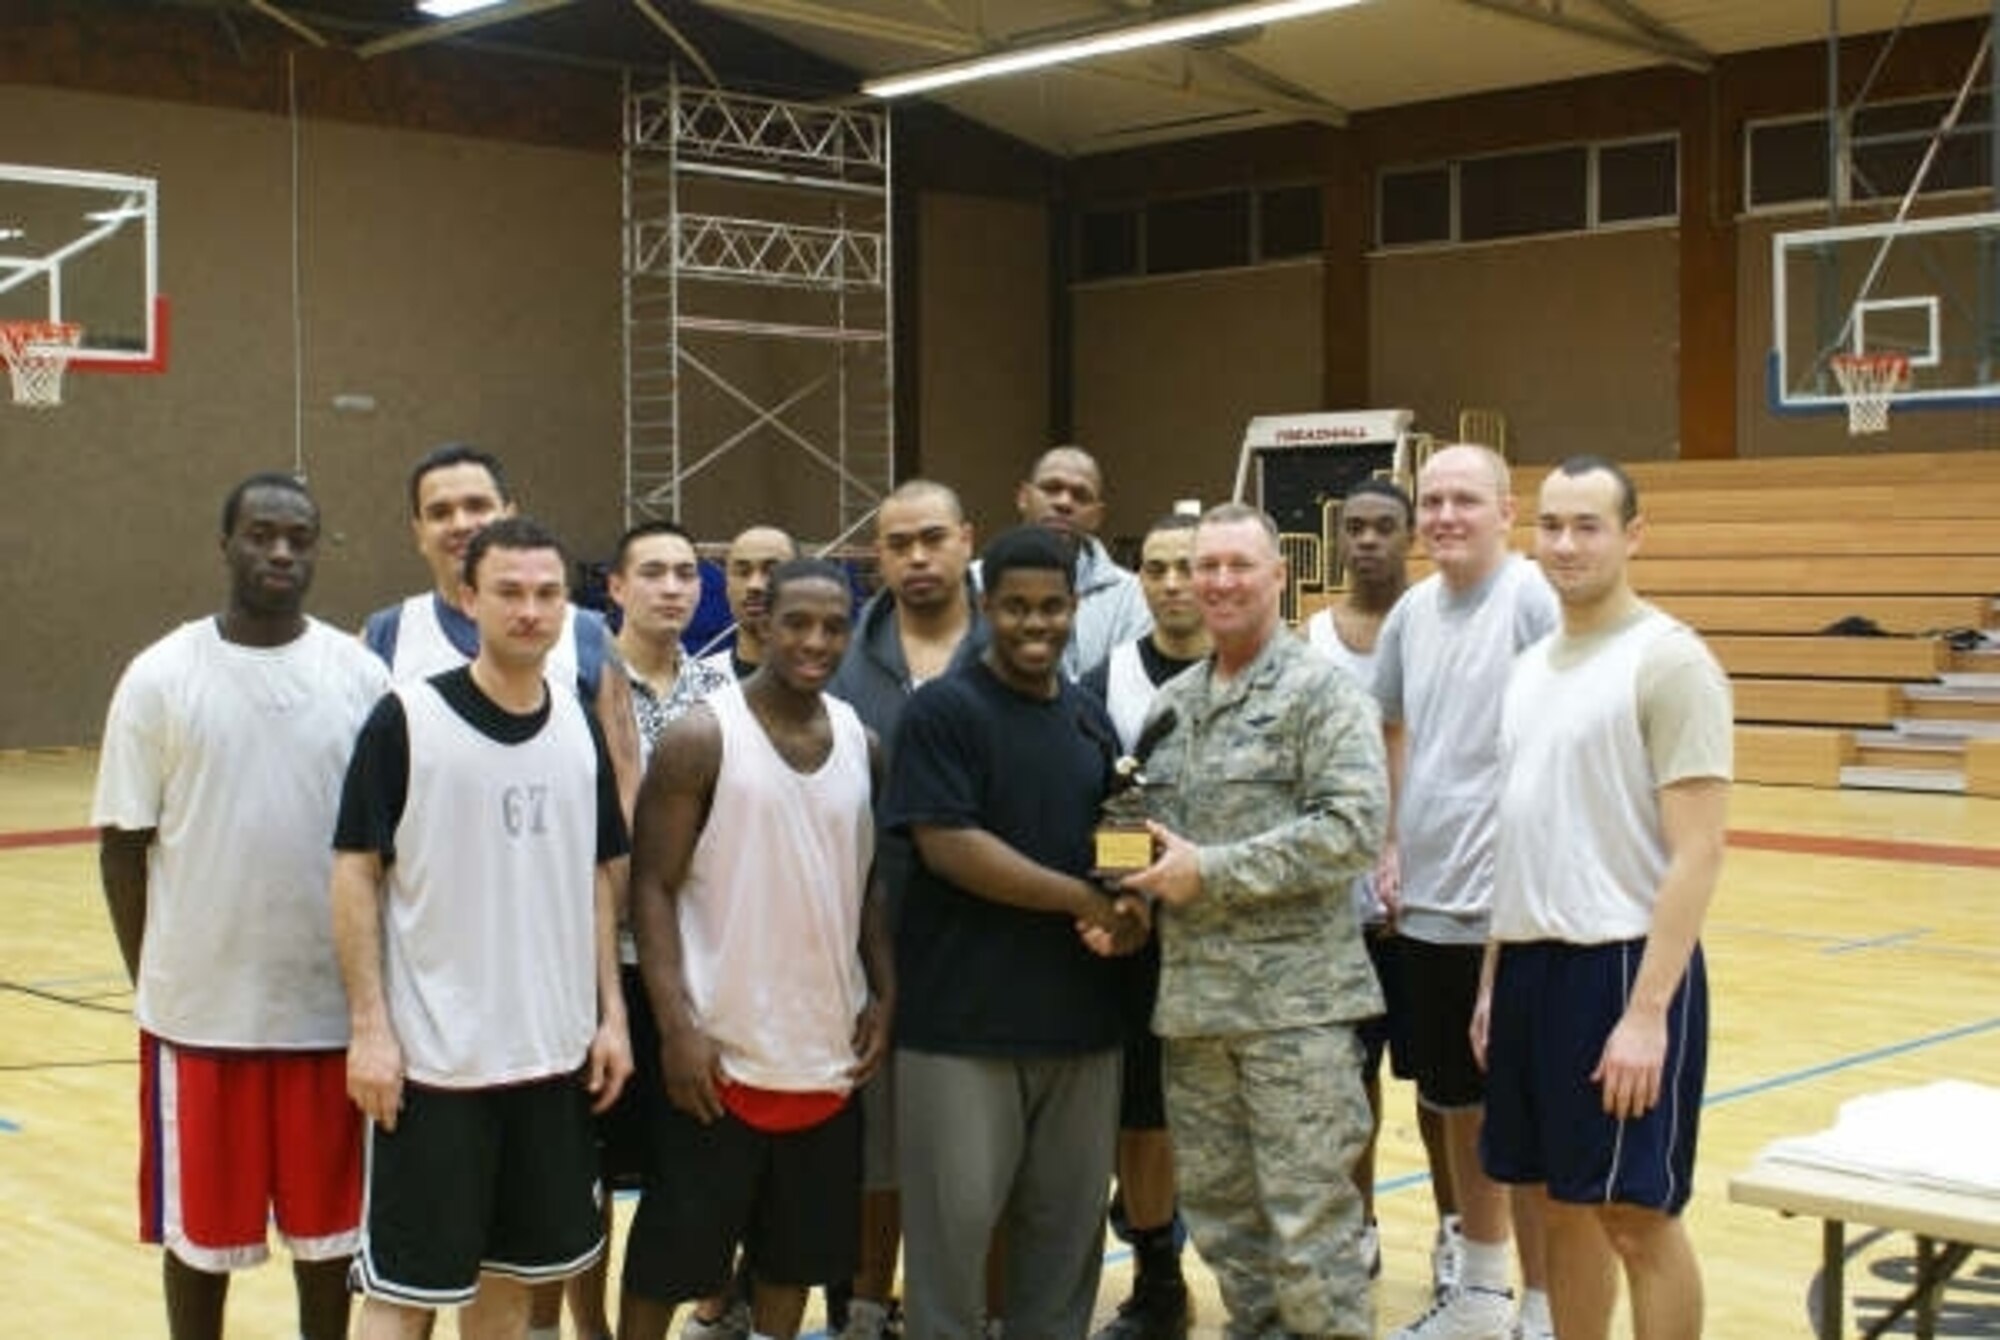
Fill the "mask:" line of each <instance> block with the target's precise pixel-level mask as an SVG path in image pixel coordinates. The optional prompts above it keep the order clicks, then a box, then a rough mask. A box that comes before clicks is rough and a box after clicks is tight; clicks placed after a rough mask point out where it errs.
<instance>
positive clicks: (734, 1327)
mask: <svg viewBox="0 0 2000 1340" xmlns="http://www.w3.org/2000/svg"><path fill="white" fill-rule="evenodd" d="M749 1334H750V1305H749V1304H748V1303H746V1302H744V1301H743V1300H742V1299H740V1298H739V1299H738V1300H736V1301H735V1302H733V1303H731V1304H730V1305H729V1309H728V1311H726V1312H724V1313H723V1314H722V1315H721V1316H719V1317H717V1318H716V1319H715V1320H714V1321H707V1320H704V1319H703V1318H701V1317H699V1316H696V1315H695V1314H694V1313H692V1312H690V1313H688V1317H687V1320H686V1321H684V1322H682V1323H681V1340H745V1338H746V1337H747V1336H748V1335H749Z"/></svg>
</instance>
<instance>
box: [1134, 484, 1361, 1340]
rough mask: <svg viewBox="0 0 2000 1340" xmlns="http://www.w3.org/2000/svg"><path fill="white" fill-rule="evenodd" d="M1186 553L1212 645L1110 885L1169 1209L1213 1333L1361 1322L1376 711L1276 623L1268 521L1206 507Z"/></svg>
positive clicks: (1191, 677) (1161, 708)
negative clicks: (1134, 943) (1158, 1071)
mask: <svg viewBox="0 0 2000 1340" xmlns="http://www.w3.org/2000/svg"><path fill="white" fill-rule="evenodd" d="M1192 566H1193V580H1194V590H1195V597H1196V599H1197V601H1198V602H1199V603H1200V605H1201V608H1202V616H1203V620H1204V622H1205V624H1206V626H1207V629H1208V634H1209V637H1210V640H1211V642H1212V643H1213V650H1212V651H1211V652H1210V654H1209V656H1208V657H1207V658H1206V660H1204V661H1203V662H1201V663H1200V664H1199V665H1197V666H1196V667H1195V668H1194V669H1193V670H1191V671H1188V672H1187V673H1185V674H1182V675H1180V676H1178V677H1177V678H1175V679H1174V680H1173V681H1171V682H1170V683H1169V684H1168V685H1167V686H1166V687H1165V688H1163V689H1162V690H1161V691H1160V693H1159V696H1158V698H1157V699H1156V700H1155V702H1154V705H1153V709H1152V714H1151V717H1150V718H1149V720H1150V721H1152V722H1161V723H1167V724H1165V725H1164V728H1163V730H1162V732H1161V734H1160V738H1159V741H1158V743H1157V744H1156V745H1155V747H1154V748H1153V749H1152V751H1151V754H1150V757H1149V758H1148V760H1147V763H1146V767H1145V774H1146V777H1147V779H1148V782H1149V785H1148V786H1146V787H1145V788H1144V794H1145V796H1146V801H1147V807H1148V808H1149V809H1150V811H1151V812H1152V814H1153V817H1154V822H1153V823H1152V825H1151V833H1152V836H1153V838H1154V840H1155V842H1156V843H1157V849H1158V852H1159V856H1158V859H1156V860H1155V861H1154V862H1153V863H1152V864H1151V865H1149V866H1148V867H1147V868H1145V869H1144V870H1141V871H1138V872H1137V873H1134V874H1131V875H1129V876H1127V877H1126V878H1125V880H1124V887H1125V888H1126V889H1128V890H1136V891H1140V892H1143V893H1146V894H1148V895H1151V896H1152V897H1153V898H1154V899H1156V900H1157V902H1158V903H1159V904H1160V907H1159V912H1158V918H1159V925H1160V936H1161V960H1162V963H1161V979H1160V992H1159V1002H1158V1005H1157V1007H1156V1009H1155V1012H1154V1016H1153V1026H1154V1031H1155V1032H1157V1033H1159V1034H1160V1036H1161V1037H1162V1038H1163V1039H1164V1040H1165V1047H1166V1096H1167V1112H1168V1115H1169V1118H1170V1121H1171V1126H1172V1129H1173V1141H1174V1156H1175V1164H1176V1171H1177V1173H1178V1176H1179V1182H1180V1197H1181V1209H1182V1212H1183V1214H1184V1215H1185V1216H1186V1218H1187V1222H1188V1227H1189V1229H1190V1230H1191V1232H1192V1233H1193V1235H1194V1239H1195V1245H1196V1247H1197V1248H1198V1249H1199V1250H1200V1252H1201V1255H1202V1258H1203V1260H1205V1261H1207V1262H1208V1264H1209V1265H1210V1266H1211V1268H1212V1269H1213V1270H1214V1272H1215V1275H1216V1280H1217V1283H1218V1284H1219V1286H1220V1289H1221V1294H1222V1301H1223V1304H1224V1306H1225V1307H1226V1308H1227V1309H1228V1311H1229V1314H1230V1318H1229V1323H1228V1329H1229V1331H1230V1333H1231V1334H1267V1333H1270V1332H1273V1331H1286V1332H1291V1333H1293V1334H1298V1335H1320V1336H1354V1337H1363V1336H1369V1335H1372V1334H1373V1318H1372V1316H1371V1315H1370V1314H1371V1308H1370V1306H1369V1280H1368V1266H1367V1262H1366V1261H1365V1260H1364V1259H1363V1257H1362V1253H1361V1250H1360V1245H1361V1238H1362V1228H1363V1220H1362V1213H1361V1201H1360V1197H1359V1195H1358V1193H1357V1192H1356V1190H1355V1187H1354V1182H1353V1178H1352V1169H1353V1166H1354V1161H1355V1158H1356V1156H1357V1155H1358V1154H1359V1153H1360V1151H1361V1148H1362V1146H1363V1144H1364V1142H1365V1141H1366V1139H1367V1135H1368V1130H1369V1124H1370V1123H1369V1113H1368V1102H1367V1098H1366V1096H1365V1095H1364V1093H1363V1091H1362V1087H1361V1077H1360V1067H1359V1055H1360V1053H1359V1044H1358V1042H1357V1040H1356V1038H1355V1025H1356V1024H1358V1023H1359V1022H1360V1021H1361V1020H1363V1019H1366V1018H1368V1017H1370V1016H1372V1015H1376V1014H1379V1013H1381V1010H1382V999H1381V993H1380V991H1379V990H1378V989H1377V986H1376V983H1375V975H1374V972H1373V971H1372V970H1371V969H1370V967H1369V964H1368V956H1367V951H1366V949H1365V948H1364V947H1363V944H1362V940H1361V931H1360V925H1359V923H1358V922H1357V921H1356V919H1355V917H1354V915H1353V910H1352V907H1351V905H1350V901H1349V899H1350V892H1349V886H1350V884H1351V883H1352V880H1353V877H1354V876H1355V875H1356V874H1359V873H1360V872H1362V871H1364V870H1367V869H1369V868H1371V867H1372V866H1373V864H1374V862H1375V856H1376V851H1377V848H1378V847H1379V846H1380V843H1381V839H1382V830H1383V823H1384V818H1385V810H1386V805H1387V777H1386V772H1385V768H1384V763H1383V753H1382V736H1381V728H1380V725H1379V721H1378V719H1377V716H1376V711H1375V707H1374V704H1373V703H1372V702H1371V701H1370V699H1369V696H1368V694H1367V693H1366V692H1365V691H1364V690H1362V689H1360V688H1359V687H1357V686H1356V685H1355V684H1354V682H1353V681H1352V680H1351V679H1350V678H1349V677H1347V676H1346V675H1344V674H1342V673H1341V672H1340V671H1338V670H1336V669H1335V668H1334V667H1333V666H1332V665H1331V664H1329V663H1328V662H1327V661H1325V660H1324V659H1323V658H1322V657H1320V656H1318V655H1316V654H1315V653H1313V652H1312V651H1311V650H1310V649H1309V648H1308V647H1307V646H1306V645H1305V644H1304V643H1303V642H1302V641H1300V640H1299V639H1297V638H1295V637H1293V636H1291V634H1290V633H1289V632H1287V631H1286V629H1285V627H1284V624H1283V622H1282V620H1281V618H1280V615H1279V603H1278V602H1279V596H1280V594H1281V592H1282V591H1283V589H1284V584H1285V562H1284V559H1283V558H1282V557H1281V556H1280V554H1279V550H1278V536H1277V528H1276V527H1275V526H1274V525H1273V524H1272V522H1271V520H1270V518H1269V517H1267V516H1265V515H1264V514H1263V513H1262V512H1260V511H1258V510H1257V509H1256V508H1253V507H1249V506H1246V505H1244V504H1240V503H1225V504H1223V505H1221V506H1219V507H1215V508H1212V509H1210V510H1209V511H1208V512H1207V513H1206V514H1205V515H1204V516H1203V517H1202V519H1201V521H1200V524H1199V525H1198V526H1197V527H1196V529H1195V532H1194V558H1193V565H1192ZM1170 716H1171V721H1169V717H1170ZM1260 1188H1262V1190H1260Z"/></svg>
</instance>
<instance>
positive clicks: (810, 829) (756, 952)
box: [677, 684, 875, 1093]
mask: <svg viewBox="0 0 2000 1340" xmlns="http://www.w3.org/2000/svg"><path fill="white" fill-rule="evenodd" d="M821 701H822V702H824V703H825V704H826V711H827V716H828V718H829V721H830V724H831V726H832V731H833V749H832V751H831V752H830V753H829V754H828V755H827V757H826V760H825V761H824V762H822V763H821V764H820V765H819V767H817V768H815V769H814V770H813V771H811V772H809V773H805V772H799V771H798V770H796V769H795V768H793V767H792V765H791V764H789V763H787V762H786V761H785V759H784V756H783V755H781V754H780V753H779V752H778V749H777V746H776V745H774V744H772V743H771V737H770V736H769V735H768V734H767V733H766V732H765V730H764V727H763V725H762V724H761V723H760V722H759V721H758V720H757V717H756V715H755V713H753V712H752V711H751V710H750V706H749V704H748V703H747V702H746V701H745V700H744V697H743V689H742V687H741V686H740V685H737V684H731V685H729V686H728V687H726V688H722V689H718V690H717V691H716V692H715V693H713V694H711V695H709V698H708V700H707V702H708V708H709V710H710V711H711V712H713V713H714V714H715V719H716V722H717V724H718V725H719V726H720V727H721V731H722V764H721V767H720V769H719V771H718V772H717V774H716V779H715V796H714V800H713V801H712V802H711V804H710V805H709V810H708V818H707V820H706V821H705V822H704V824H703V826H702V831H701V836H700V837H699V838H698V839H696V841H695V847H694V854H693V857H692V859H691V860H690V861H689V863H688V872H687V879H686V882H685V883H684V884H683V885H682V886H681V890H680V896H679V898H678V900H677V906H678V908H679V915H680V931H681V955H682V967H683V971H684V973H685V976H686V980H687V988H688V997H689V999H690V1000H691V1001H692V1002H693V1004H694V1007H695V1012H696V1014H697V1015H698V1016H699V1018H700V1020H701V1027H702V1031H703V1032H705V1033H707V1034H708V1036H709V1037H711V1038H713V1039H714V1040H715V1043H716V1045H717V1047H718V1048H719V1050H720V1051H721V1056H722V1068H723V1070H724V1071H725V1072H726V1073H727V1074H728V1075H729V1077H730V1078H731V1079H734V1080H736V1081H737V1082H739V1083H742V1084H748V1085H752V1086H754V1087H756V1088H760V1089H776V1090H781V1091H789V1092H809V1093H810V1092H818V1093H833V1092H845V1091H846V1090H847V1089H848V1087H849V1086H850V1084H851V1082H852V1081H851V1080H850V1079H849V1078H848V1073H847V1072H848V1070H849V1068H850V1067H852V1066H853V1064H854V1020H855V1017H856V1016H857V1015H858V1014H860V1012H861V1009H862V1007H863V1006H865V1005H866V1004H867V1003H868V979H867V976H866V974H865V973H864V972H863V971H862V966H861V954H860V948H859V946H860V941H861V901H862V895H863V893H864V892H865V890H866V888H867V881H868V871H869V867H870V866H871V865H872V864H873V862H874V859H875V817H874V810H873V808H872V796H871V784H870V777H869V764H868V732H867V731H866V729H864V728H863V726H862V724H861V718H860V717H858V716H856V715H855V714H854V709H853V708H852V707H850V706H848V705H847V704H846V703H844V702H842V701H841V700H840V699H838V698H833V697H826V698H823V699H822V700H821Z"/></svg>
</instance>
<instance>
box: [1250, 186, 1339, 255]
mask: <svg viewBox="0 0 2000 1340" xmlns="http://www.w3.org/2000/svg"><path fill="white" fill-rule="evenodd" d="M1323 245H1324V239H1323V237H1322V234H1321V225H1320V189H1319V187H1317V186H1281V187H1279V188H1278V189H1276V190H1272V191H1260V192H1258V194H1257V259H1258V260H1261V261H1276V260H1284V259H1285V258H1286V257H1289V256H1311V255H1314V254H1316V253H1317V252H1319V251H1320V249H1321V248H1322V246H1323Z"/></svg>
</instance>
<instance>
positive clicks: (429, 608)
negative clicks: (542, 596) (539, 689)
mask: <svg viewBox="0 0 2000 1340" xmlns="http://www.w3.org/2000/svg"><path fill="white" fill-rule="evenodd" d="M437 599H438V596H437V592H435V591H426V592H424V593H423V594H422V595H415V596H411V597H410V598H409V599H408V600H405V601H404V602H403V607H402V613H401V614H399V615H397V616H396V659H395V660H394V661H393V662H392V663H391V664H390V666H389V676H390V678H392V679H393V680H395V681H396V683H397V684H399V685H400V684H411V683H415V682H417V681H420V680H425V679H429V678H430V677H431V676H432V675H437V674H443V673H444V672H445V671H447V670H456V669H458V667H460V666H461V665H464V664H466V663H467V662H468V661H469V660H470V659H471V658H470V657H468V656H467V655H466V654H465V653H464V652H462V651H460V650H459V649H458V644H457V643H455V642H453V641H452V640H451V637H450V636H449V635H448V634H447V633H446V632H445V631H444V625H443V624H442V623H440V622H439V621H438V616H437ZM576 619H577V609H576V606H574V605H571V606H570V607H569V608H568V609H567V610H566V611H564V617H563V626H562V635H561V636H560V637H558V638H557V639H556V644H555V645H554V646H553V647H550V648H549V655H548V660H547V661H546V662H544V664H543V671H542V673H543V674H545V675H547V676H548V678H549V679H550V681H551V682H553V683H556V684H574V683H576V675H577V655H576Z"/></svg>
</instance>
